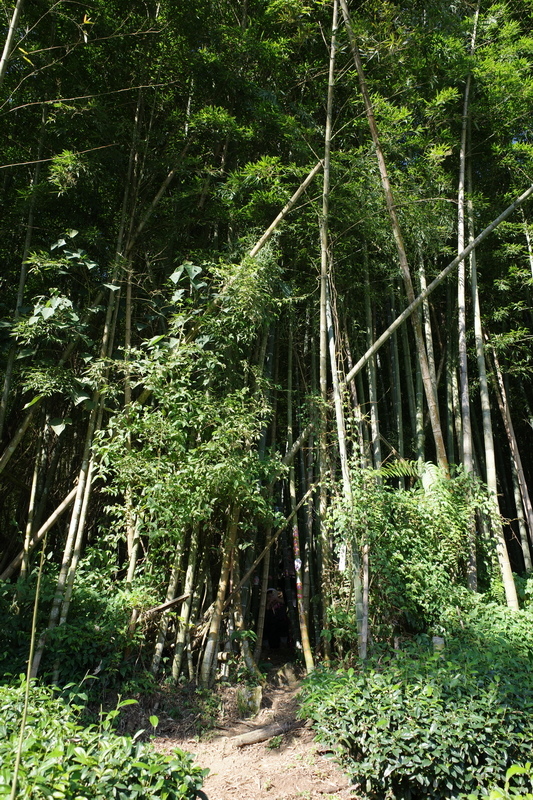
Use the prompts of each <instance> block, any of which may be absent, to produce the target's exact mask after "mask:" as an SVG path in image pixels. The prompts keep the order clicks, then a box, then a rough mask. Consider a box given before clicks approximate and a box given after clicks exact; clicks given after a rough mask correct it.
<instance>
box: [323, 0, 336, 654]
mask: <svg viewBox="0 0 533 800" xmlns="http://www.w3.org/2000/svg"><path fill="white" fill-rule="evenodd" d="M337 27H338V2H337V0H334V2H333V16H332V23H331V43H330V50H329V67H328V93H327V100H326V127H325V134H324V162H323V166H324V180H323V185H322V213H321V216H320V339H319V342H320V349H319V384H320V397H321V399H322V404H321V407H320V409H321V411H320V431H319V470H320V499H319V524H320V565H321V570H322V581H321V583H322V586H323V589H324V590H323V592H322V608H323V626H324V630H327V629H328V627H329V619H328V605H329V597H330V592H329V588H328V587H329V577H330V569H331V553H330V547H329V540H328V536H327V531H326V513H327V505H328V495H327V488H326V476H327V473H328V415H327V403H328V332H327V311H326V306H327V291H328V268H329V263H328V259H329V254H328V215H329V187H330V173H331V168H330V167H331V136H332V125H333V97H334V92H335V58H336V53H337ZM324 647H325V656H326V661H328V660H329V637H328V636H326V637H325V638H324Z"/></svg>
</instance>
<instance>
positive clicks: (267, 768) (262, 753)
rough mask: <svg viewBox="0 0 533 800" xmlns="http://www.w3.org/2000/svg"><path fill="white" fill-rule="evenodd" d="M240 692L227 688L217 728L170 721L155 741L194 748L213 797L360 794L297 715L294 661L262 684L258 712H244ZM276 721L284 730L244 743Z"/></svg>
mask: <svg viewBox="0 0 533 800" xmlns="http://www.w3.org/2000/svg"><path fill="white" fill-rule="evenodd" d="M235 692H236V690H235V689H234V688H232V687H228V688H227V689H226V690H225V692H224V693H223V697H224V699H223V702H222V704H221V705H222V708H221V710H220V713H219V718H218V720H217V723H216V725H215V727H214V728H213V729H211V730H208V731H206V732H205V733H204V734H200V735H198V733H197V731H196V730H194V726H192V727H193V730H187V727H186V726H185V727H184V726H183V725H181V726H176V727H175V729H174V730H172V727H170V728H169V729H168V732H167V730H166V731H165V734H166V735H165V736H159V737H158V738H157V739H156V740H155V741H154V744H155V746H156V748H157V749H158V750H159V751H160V752H165V753H170V752H171V751H172V750H173V749H174V748H175V747H179V748H181V749H183V750H187V751H189V752H190V753H194V754H195V755H196V760H197V762H198V764H200V766H202V767H206V768H208V769H209V770H210V773H209V775H208V777H207V778H206V780H205V783H204V787H203V789H204V792H205V793H206V795H207V796H208V798H209V800H348V798H350V800H352V799H353V798H356V797H357V795H356V794H355V792H354V790H353V787H350V786H349V784H348V780H347V778H346V777H345V776H344V775H343V773H342V771H341V770H340V769H339V768H338V767H337V766H336V764H335V763H334V762H333V761H332V759H331V757H328V754H327V753H324V752H321V750H320V748H319V746H318V745H317V744H316V743H315V742H314V733H313V730H312V728H311V727H309V725H308V724H302V722H301V721H300V720H298V719H297V717H296V712H297V701H296V695H297V693H298V682H297V681H296V679H295V676H294V674H293V673H292V670H291V668H290V667H287V666H284V667H281V668H280V669H277V670H276V671H275V673H274V674H273V675H271V676H270V678H269V682H268V683H267V685H266V686H265V687H264V689H263V697H262V704H261V710H260V712H259V714H258V715H257V716H255V717H253V718H249V719H245V720H243V719H242V718H240V717H241V715H240V714H239V712H238V709H237V702H236V697H235ZM272 725H278V726H279V730H280V731H281V732H280V733H278V734H277V735H276V736H274V737H273V738H270V739H269V740H267V741H262V742H258V743H256V744H248V745H243V746H239V744H240V743H241V742H242V739H241V738H240V737H242V735H243V734H248V733H250V732H253V731H258V730H260V729H262V728H265V727H266V726H272ZM189 727H191V723H190V724H189ZM271 730H272V729H271V728H269V732H270V731H271ZM276 730H277V729H276ZM194 734H195V735H194ZM329 755H330V754H329Z"/></svg>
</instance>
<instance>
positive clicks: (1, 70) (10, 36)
mask: <svg viewBox="0 0 533 800" xmlns="http://www.w3.org/2000/svg"><path fill="white" fill-rule="evenodd" d="M23 2H24V0H17V2H16V4H15V8H14V9H13V14H12V15H11V20H10V22H9V27H8V29H7V36H6V40H5V42H4V49H3V50H2V57H1V58H0V86H2V84H3V82H4V77H5V74H6V69H7V62H8V60H9V56H10V55H11V52H12V50H13V49H14V48H13V40H14V38H15V31H16V29H17V25H18V21H19V17H20V12H21V11H22V5H23Z"/></svg>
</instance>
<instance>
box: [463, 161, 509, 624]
mask: <svg viewBox="0 0 533 800" xmlns="http://www.w3.org/2000/svg"><path fill="white" fill-rule="evenodd" d="M468 184H469V186H468V191H469V200H468V204H467V212H468V228H469V238H470V240H471V241H472V240H473V239H474V208H473V204H472V189H473V187H472V167H471V163H469V165H468ZM470 275H471V278H470V279H471V289H472V304H473V310H474V336H475V341H476V356H477V367H478V378H479V394H480V400H481V418H482V422H483V442H484V450H485V468H486V473H487V487H488V490H489V492H490V495H491V498H492V503H493V507H494V511H493V514H492V515H491V518H492V530H493V533H494V537H495V539H496V552H497V555H498V563H499V565H500V571H501V575H502V582H503V586H504V590H505V597H506V600H507V605H508V606H509V608H513V609H518V597H517V594H516V587H515V583H514V579H513V572H512V569H511V564H510V561H509V553H508V552H507V545H506V542H505V534H504V532H503V527H502V523H501V517H500V513H499V507H498V481H497V475H496V457H495V453H494V438H493V435H492V418H491V413H490V398H489V387H488V381H487V370H486V364H485V348H484V345H483V329H482V325H481V309H480V305H479V292H478V286H477V264H476V251H475V250H472V253H471V254H470Z"/></svg>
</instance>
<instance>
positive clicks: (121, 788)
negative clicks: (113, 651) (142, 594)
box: [0, 676, 205, 800]
mask: <svg viewBox="0 0 533 800" xmlns="http://www.w3.org/2000/svg"><path fill="white" fill-rule="evenodd" d="M24 689H25V679H24V678H23V676H21V680H20V683H19V684H18V685H17V686H14V687H0V797H1V798H8V797H9V796H10V790H11V781H12V775H13V765H14V761H15V752H16V749H17V745H18V739H19V725H20V717H21V713H22V706H23V702H24ZM78 697H79V695H78ZM130 702H134V701H124V702H122V703H119V704H118V706H117V708H116V709H114V710H113V711H111V712H109V713H108V714H102V715H101V718H100V721H99V723H98V724H97V725H89V726H87V727H84V726H83V725H82V724H80V721H79V718H80V711H81V710H82V709H81V707H80V706H77V705H75V704H69V703H68V702H65V700H63V699H62V698H61V697H59V696H58V695H57V693H55V692H54V691H53V690H52V689H49V688H45V687H42V686H39V685H38V684H35V683H34V684H33V685H32V686H31V689H30V705H29V712H28V719H27V724H26V732H25V738H24V743H23V749H22V761H21V768H20V772H19V779H18V793H17V797H18V798H20V800H26V798H27V800H30V798H31V800H52V798H54V800H56V799H58V800H61V798H64V800H126V798H128V800H130V798H131V800H134V798H138V800H148V798H158V800H193V798H195V797H196V796H197V794H196V790H197V789H199V788H200V786H201V785H202V780H203V777H204V775H205V771H203V770H202V769H201V768H200V767H198V766H195V765H193V763H192V757H191V756H190V755H188V754H187V753H185V752H183V751H181V750H176V751H175V753H174V755H173V756H162V755H159V754H157V753H155V751H154V750H153V749H152V748H151V746H150V745H149V744H144V743H141V742H139V741H136V739H137V738H138V734H137V735H136V736H135V737H133V739H132V738H131V737H129V736H118V735H116V734H115V733H114V732H113V725H114V724H115V720H116V718H117V716H118V715H119V713H120V709H121V708H122V707H123V706H125V705H128V704H129V703H130ZM154 720H155V718H154ZM150 721H151V724H153V722H152V720H150Z"/></svg>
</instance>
